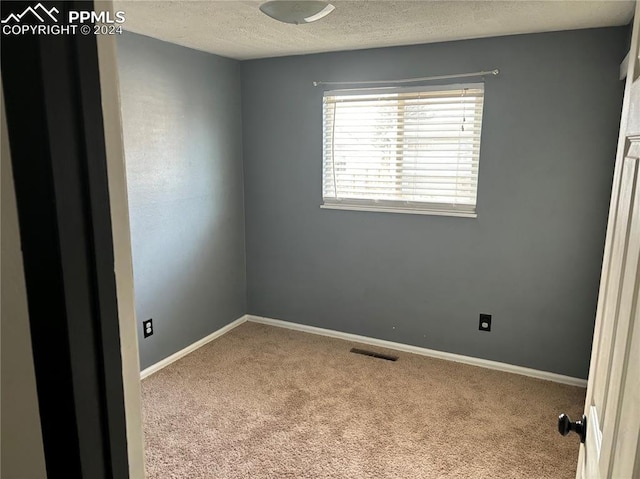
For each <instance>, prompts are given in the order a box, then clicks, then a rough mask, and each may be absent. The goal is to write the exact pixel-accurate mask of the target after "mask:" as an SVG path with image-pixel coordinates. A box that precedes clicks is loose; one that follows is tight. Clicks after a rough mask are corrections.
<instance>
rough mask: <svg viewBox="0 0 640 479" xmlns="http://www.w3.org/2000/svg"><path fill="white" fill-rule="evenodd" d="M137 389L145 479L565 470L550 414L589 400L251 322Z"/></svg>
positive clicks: (566, 448) (569, 466) (570, 457)
mask: <svg viewBox="0 0 640 479" xmlns="http://www.w3.org/2000/svg"><path fill="white" fill-rule="evenodd" d="M352 346H360V347H363V348H366V349H376V350H378V351H381V352H388V353H391V354H396V355H398V356H400V359H399V360H398V361H397V362H389V361H385V360H382V359H375V358H371V357H366V356H360V355H357V354H353V353H349V349H350V348H351V347H352ZM142 390H143V408H144V411H143V412H144V433H145V440H146V467H147V475H148V477H149V478H151V479H169V478H189V479H197V478H216V479H226V478H367V479H369V478H371V479H377V478H394V479H395V478H450V477H455V478H457V477H460V478H527V479H536V478H540V479H542V478H573V477H574V474H575V463H576V459H577V452H578V445H579V441H578V438H577V436H576V435H575V434H573V435H572V436H570V437H566V438H562V437H561V436H560V435H559V434H558V433H557V431H556V421H557V415H558V414H559V413H560V412H567V413H568V414H569V415H570V416H571V417H572V418H575V417H577V416H578V415H579V414H581V412H582V407H583V401H584V389H581V388H576V387H571V386H564V385H560V384H555V383H551V382H547V381H540V380H536V379H531V378H526V377H523V376H518V375H515V374H508V373H503V372H497V371H491V370H487V369H482V368H477V367H473V366H466V365H462V364H457V363H453V362H448V361H441V360H437V359H431V358H426V357H422V356H416V355H412V354H406V353H397V352H393V351H388V350H387V351H385V350H382V349H380V348H371V347H369V346H362V345H357V344H356V343H350V342H346V341H341V340H336V339H330V338H324V337H320V336H315V335H311V334H305V333H300V332H294V331H289V330H286V329H280V328H275V327H270V326H264V325H260V324H254V323H245V324H243V325H241V326H240V327H238V328H236V329H234V330H233V331H231V332H230V333H227V334H226V335H224V336H223V337H221V338H219V339H217V340H215V341H213V342H211V343H209V344H207V345H206V346H204V347H202V348H201V349H199V350H197V351H196V352H194V353H192V354H190V355H188V356H186V357H185V358H183V359H181V360H179V361H177V362H176V363H174V364H172V365H171V366H168V367H167V368H165V369H163V370H161V371H159V372H158V373H156V374H154V375H153V376H150V377H149V378H147V379H145V380H144V381H143V382H142Z"/></svg>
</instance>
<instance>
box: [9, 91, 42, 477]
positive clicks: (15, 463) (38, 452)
mask: <svg viewBox="0 0 640 479" xmlns="http://www.w3.org/2000/svg"><path fill="white" fill-rule="evenodd" d="M1 110H2V125H1V126H2V132H1V141H0V145H2V151H1V154H0V157H1V158H2V162H1V163H2V166H1V174H0V177H1V178H2V185H1V187H0V191H2V200H1V203H0V204H1V205H2V211H1V215H2V226H1V227H0V231H1V232H2V234H1V238H0V244H1V245H2V251H1V253H0V254H1V255H2V262H1V264H2V268H0V269H1V273H0V275H1V276H2V281H1V282H0V283H1V284H2V287H1V288H0V290H1V292H0V304H1V305H2V307H1V308H0V317H2V321H1V324H0V329H1V332H0V337H1V338H2V341H1V344H0V351H2V354H1V356H0V364H2V371H1V374H0V376H1V377H2V381H1V384H0V390H1V391H2V397H1V398H0V404H1V405H2V406H1V410H0V416H1V417H2V421H1V424H2V430H1V434H0V463H1V466H0V476H1V477H5V478H7V479H11V478H26V479H44V478H46V477H47V473H46V470H45V462H44V448H43V444H42V429H41V427H40V411H39V409H38V394H37V391H36V375H35V370H34V366H33V353H32V349H31V329H30V326H29V312H28V309H27V290H26V285H25V282H24V268H23V265H22V251H21V246H20V229H19V227H18V209H17V206H16V194H15V190H14V185H13V171H12V169H11V152H10V151H9V135H8V132H7V124H6V119H5V113H4V96H3V97H2V107H1Z"/></svg>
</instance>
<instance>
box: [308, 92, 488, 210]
mask: <svg viewBox="0 0 640 479" xmlns="http://www.w3.org/2000/svg"><path fill="white" fill-rule="evenodd" d="M465 88H468V89H480V90H481V91H482V100H481V106H480V113H479V117H480V118H479V123H477V124H476V123H475V122H476V119H475V118H474V125H476V126H477V127H478V128H479V130H480V133H479V136H478V148H477V157H474V161H476V164H477V172H476V175H475V200H474V203H473V205H469V204H449V203H438V202H428V201H403V202H400V201H397V200H384V199H375V198H368V199H365V198H329V197H325V184H324V181H325V174H326V166H325V162H326V150H325V149H326V148H327V139H326V131H325V123H326V108H327V107H326V106H325V98H326V97H334V96H347V95H348V96H355V95H363V96H365V95H375V94H381V95H385V94H392V93H414V92H446V91H448V90H462V89H465ZM484 96H485V83H484V81H478V82H473V83H455V84H440V85H428V86H411V87H377V88H354V89H338V90H326V91H324V93H323V104H322V125H323V131H322V204H321V205H320V208H322V209H333V210H351V211H372V212H383V213H405V214H418V215H436V216H453V217H465V218H477V216H478V214H477V207H478V187H479V176H480V171H479V169H480V153H481V148H480V146H481V144H482V137H483V134H482V130H483V128H482V127H483V123H484ZM403 115H404V112H403ZM403 119H404V117H403ZM334 125H335V123H334ZM397 144H401V143H400V142H398V143H397ZM404 158H405V157H404V156H403V161H404ZM332 161H333V160H332Z"/></svg>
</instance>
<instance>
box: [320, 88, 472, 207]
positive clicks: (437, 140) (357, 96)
mask: <svg viewBox="0 0 640 479" xmlns="http://www.w3.org/2000/svg"><path fill="white" fill-rule="evenodd" d="M483 99H484V85H483V84H481V83H480V84H470V85H451V86H438V87H436V88H429V87H420V88H419V89H418V88H401V89H399V88H393V89H382V90H359V91H328V92H325V96H324V107H323V178H322V186H323V188H322V190H323V200H324V205H323V206H324V207H328V208H346V209H371V210H381V211H398V212H414V213H434V214H451V215H461V216H475V211H476V194H477V187H478V162H479V157H480V132H481V126H482V107H483Z"/></svg>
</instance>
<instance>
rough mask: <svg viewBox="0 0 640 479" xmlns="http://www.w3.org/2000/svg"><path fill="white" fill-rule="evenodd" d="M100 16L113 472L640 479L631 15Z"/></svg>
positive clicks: (636, 116) (185, 6)
mask: <svg viewBox="0 0 640 479" xmlns="http://www.w3.org/2000/svg"><path fill="white" fill-rule="evenodd" d="M60 8H63V7H60ZM94 10H95V11H96V12H98V11H102V12H108V13H109V15H107V16H105V17H102V19H101V21H102V23H103V25H102V26H103V27H105V28H106V30H104V31H102V34H100V31H98V30H96V35H95V38H96V47H95V50H96V52H97V57H96V59H95V73H96V75H95V78H94V80H95V81H96V82H97V81H98V80H97V79H98V77H99V85H98V90H97V91H98V92H99V96H100V98H101V101H100V104H101V107H100V109H101V115H102V119H103V122H104V128H103V129H101V130H100V131H101V135H102V131H103V132H104V141H103V142H102V143H100V145H104V152H105V154H104V164H105V171H106V173H105V175H108V178H107V176H105V181H106V180H108V196H107V197H106V198H107V199H105V200H104V201H106V202H107V203H108V204H107V206H108V210H107V215H108V218H110V220H109V221H107V223H110V225H111V226H110V228H111V229H110V230H105V231H109V232H110V233H109V238H112V239H113V241H112V242H111V241H109V248H112V249H113V258H112V261H113V263H109V262H108V261H107V263H108V264H110V265H111V270H110V271H111V272H112V271H114V270H115V282H114V288H115V289H114V290H113V291H114V294H115V295H117V314H115V315H114V318H116V322H117V324H118V325H119V326H118V328H119V329H117V334H116V335H115V336H113V338H112V339H113V341H115V343H114V342H112V343H110V344H112V345H113V344H115V346H116V348H117V349H116V350H117V351H118V354H119V356H118V358H119V359H118V361H121V362H117V363H114V364H117V365H118V367H119V368H120V369H118V371H116V372H117V374H116V375H115V376H117V380H118V381H120V380H121V381H120V382H119V383H118V384H119V389H117V391H116V393H114V392H113V390H108V388H104V387H103V389H105V391H106V392H105V393H104V394H105V397H110V398H113V397H117V398H118V403H119V404H121V406H119V407H122V413H121V415H120V416H118V417H121V421H120V423H118V424H120V426H118V427H119V428H120V429H118V427H112V425H113V424H114V422H111V421H115V420H114V419H113V418H114V417H116V416H115V414H116V413H113V412H109V414H111V415H109V414H107V416H105V417H107V418H108V421H107V422H105V424H108V427H107V426H105V428H106V429H108V430H109V433H108V434H107V433H105V434H106V435H105V436H104V437H105V438H106V437H109V438H111V439H110V440H111V441H112V442H111V446H110V448H111V449H109V451H111V452H110V453H109V454H111V455H112V457H115V455H116V453H115V452H113V451H116V452H117V451H121V453H122V454H121V456H122V457H121V460H122V461H123V462H122V468H123V469H122V470H126V471H128V474H127V475H126V476H125V475H123V476H122V477H132V478H143V477H147V478H149V479H169V478H189V479H217V478H220V479H222V478H229V479H234V478H380V479H383V478H384V479H391V478H534V479H537V478H539V479H552V478H574V477H577V478H580V479H592V478H593V479H600V478H601V479H605V478H606V479H614V478H615V479H632V478H638V477H640V410H639V408H638V401H640V384H639V383H640V381H639V379H638V378H640V356H639V355H640V320H639V319H638V316H639V315H638V310H637V309H636V308H637V298H638V292H639V290H640V289H639V288H640V275H639V271H640V269H639V267H640V194H638V191H637V189H636V186H637V184H638V182H639V181H640V175H639V174H638V161H639V158H640V79H639V77H640V50H639V46H638V45H639V43H640V39H639V35H640V32H639V30H640V26H639V21H638V12H639V11H640V10H639V9H638V7H637V5H636V2H633V1H584V2H583V1H562V0H557V1H542V2H541V1H528V0H522V1H490V0H489V1H446V0H443V1H428V0H424V1H343V0H335V1H332V0H328V1H312V0H302V1H279V0H276V1H266V2H265V1H119V0H116V1H114V2H96V3H95V6H94ZM3 15H4V14H3ZM105 15H106V13H105ZM3 18H5V16H3ZM105 18H106V19H109V18H112V19H114V20H113V21H112V22H111V21H104V20H105ZM7 19H8V17H7ZM15 19H17V20H16V21H19V20H21V19H22V17H20V16H19V15H18V14H16V16H15ZM4 23H5V21H4V20H3V24H4ZM98 23H99V22H98ZM105 32H106V33H105ZM90 37H91V38H93V36H90ZM3 41H4V40H3ZM83 48H84V47H83ZM77 51H78V52H80V53H78V55H81V54H82V52H83V51H84V50H82V49H81V48H79V49H78V50H77ZM3 55H4V50H3ZM5 71H6V68H5V65H4V63H3V82H4V84H5V88H4V98H5V99H6V103H7V113H6V115H7V121H6V123H7V126H8V136H7V134H6V133H5V119H4V116H3V130H2V134H3V158H5V157H8V155H9V153H10V154H11V161H12V164H13V170H14V171H15V172H16V173H15V178H16V194H15V195H16V198H17V212H18V216H19V217H20V232H21V234H22V242H23V244H25V241H28V238H29V231H28V227H27V226H28V218H27V217H28V215H27V214H26V213H25V212H26V211H27V209H26V207H25V206H21V205H24V204H26V203H27V202H26V200H23V199H22V198H23V197H24V195H25V194H26V193H24V192H25V191H26V187H25V186H24V185H25V184H26V183H24V182H26V181H27V180H26V178H27V176H28V175H26V173H22V170H23V169H24V168H26V167H25V166H21V165H24V163H21V162H20V161H21V160H19V159H20V158H21V157H22V156H21V154H22V150H21V148H22V146H21V145H22V143H21V141H20V135H19V133H18V130H17V127H15V125H17V124H18V123H19V121H18V120H12V118H17V117H19V114H18V113H16V112H17V111H18V105H17V103H16V105H15V106H13V104H12V101H13V100H12V98H14V97H13V96H10V94H9V91H10V90H9V88H10V87H12V86H13V85H17V83H18V82H17V80H15V81H12V77H11V74H9V73H6V79H5ZM79 78H80V79H79V80H77V81H78V82H82V81H84V79H86V78H88V76H84V77H83V76H80V77H79ZM78 84H80V83H78ZM83 98H84V97H83ZM96 98H97V97H96ZM83 101H84V100H83ZM3 115H4V109H3ZM88 118H89V117H88V116H85V117H83V121H84V122H85V123H84V125H85V131H91V130H87V128H89V127H88V126H87V125H88V124H89V123H88V122H89V120H88ZM12 121H13V123H12ZM98 126H99V127H100V128H102V127H101V125H100V124H98ZM5 136H7V138H9V139H10V140H11V151H10V152H9V150H7V152H6V154H5V150H4V148H5V144H7V145H8V143H7V141H8V140H7V141H5ZM27 143H28V142H27V140H26V139H25V140H24V144H25V145H27ZM25 148H26V146H25ZM24 151H26V150H24ZM3 161H4V160H3ZM88 171H90V172H91V169H90V167H89V170H88ZM5 176H6V175H5V163H4V162H3V231H4V229H5V226H4V217H5V211H4V208H5V204H8V205H9V206H8V207H7V208H9V207H11V208H13V206H12V204H13V203H7V201H5V196H4V195H5V193H4V191H5V190H6V188H5V184H4V182H5V180H4V178H5ZM9 178H11V176H9ZM22 178H25V179H22ZM92 184H93V183H92ZM106 184H107V183H106V182H105V185H106ZM10 186H11V187H12V185H10ZM88 191H93V190H88ZM11 192H12V190H9V193H11ZM9 193H8V194H9ZM11 194H13V193H11ZM92 198H94V197H93V196H92ZM9 200H11V198H9ZM11 201H13V202H15V198H14V199H13V200H11ZM92 211H93V210H92ZM13 214H14V216H15V213H13ZM16 228H17V227H16ZM16 231H17V229H16ZM111 233H112V234H111ZM96 237H97V236H96ZM25 238H27V239H25ZM19 240H20V238H19V237H17V239H16V243H15V244H16V245H17V246H16V248H18V247H19V244H18V242H19ZM90 243H91V244H90V247H92V248H95V250H96V251H98V250H99V248H100V247H101V244H102V243H100V241H96V242H90ZM94 243H95V244H94ZM4 244H5V237H4V234H3V256H4V255H5V250H4ZM7 244H9V245H13V243H7ZM7 248H9V246H7ZM23 249H24V251H25V253H24V255H25V265H27V264H28V262H29V257H28V254H29V249H28V248H23ZM7 251H9V250H8V249H7ZM110 251H111V250H110ZM98 263H99V262H98ZM18 266H20V265H18ZM98 266H100V265H99V264H98ZM98 266H97V267H96V268H98ZM3 268H4V266H3ZM18 269H19V268H18ZM107 269H109V268H107ZM4 271H5V270H4V269H3V277H4V275H5V272H4ZM32 271H35V270H32ZM33 274H34V273H33V272H31V273H30V270H29V268H27V267H26V266H25V275H26V276H25V277H26V292H27V297H28V300H29V315H30V317H29V320H28V321H29V322H30V324H31V331H32V333H31V334H32V335H34V334H35V336H33V338H31V339H29V338H30V337H29V331H28V328H27V329H26V333H25V334H26V336H25V337H24V338H26V339H24V338H23V339H24V340H25V341H27V342H29V341H31V342H32V344H33V350H34V356H33V357H34V360H31V359H30V361H33V365H32V366H30V367H31V370H32V372H31V373H30V374H31V375H33V371H35V380H34V381H33V383H34V384H37V385H38V398H39V399H38V400H39V401H40V416H41V417H42V418H46V417H47V410H46V408H45V407H44V406H43V404H44V401H46V400H45V399H44V392H45V387H44V386H42V385H41V384H44V383H41V381H42V379H41V378H42V377H43V374H44V373H43V372H42V371H44V369H43V367H44V366H43V359H39V357H40V358H43V356H38V351H39V350H40V349H39V348H40V347H42V346H41V344H42V342H43V341H44V340H43V339H39V337H40V336H39V335H41V334H42V333H38V332H36V333H34V332H33V331H35V329H34V328H35V326H34V325H35V324H36V322H35V321H36V319H35V318H36V317H37V316H36V315H37V311H36V309H35V307H34V306H33V305H32V302H33V301H34V298H36V296H35V294H36V293H35V292H33V291H36V290H35V289H33V288H32V286H31V285H32V280H31V279H30V278H32V277H33ZM4 288H5V287H4V280H3V304H4V295H5V293H4ZM7 304H8V303H7ZM3 308H4V306H3ZM25 315H26V313H25ZM4 316H5V315H4V309H3V318H4ZM25 317H26V316H25ZM4 321H5V320H4V319H3V322H4ZM25 321H27V320H25ZM25 324H26V323H25ZM95 324H105V323H104V322H100V323H95ZM102 331H103V333H102V334H103V335H105V337H106V333H104V331H105V329H103V330H102ZM4 334H5V333H4V332H3V350H4V349H5V336H4ZM101 337H102V336H101ZM114 338H115V339H114ZM6 341H7V344H8V346H7V347H10V345H11V344H10V342H11V337H8V338H7V339H6ZM103 341H105V342H104V344H107V343H106V341H107V339H103ZM118 341H119V342H118ZM15 344H18V343H15ZM16 348H17V346H16ZM103 349H104V351H105V353H104V354H105V355H106V354H107V353H108V352H109V351H111V350H110V349H109V348H106V347H105V348H103ZM8 351H9V352H10V351H11V350H10V349H9V350H8ZM6 354H9V353H6ZM15 354H16V355H17V354H18V353H17V352H16V353H15ZM16 357H17V356H16ZM105 357H106V356H105ZM4 361H5V353H4V351H3V364H4ZM29 364H31V363H29ZM98 364H102V363H100V361H98ZM104 364H107V365H108V364H111V363H108V362H106V360H105V363H104ZM119 371H122V377H121V378H120V376H119ZM6 374H10V372H7V373H6ZM16 374H17V373H16ZM105 374H106V373H105ZM7 377H9V376H7ZM4 378H5V370H4V368H3V384H4V381H5V379H4ZM105 384H107V383H105ZM3 388H4V387H3ZM25 394H26V393H25ZM34 394H35V393H34ZM113 394H117V396H113ZM34 397H35V396H34ZM16 398H17V396H16ZM4 401H5V399H4V396H3V416H4V415H5V414H6V412H5V406H4ZM106 401H107V400H106V399H105V404H112V403H108V402H106ZM35 404H36V406H37V404H38V403H37V402H36V403H35ZM7 407H9V406H7ZM16 407H17V406H16ZM7 411H8V413H9V414H10V410H9V409H7ZM109 411H112V410H109ZM16 417H18V416H16ZM36 422H37V421H36ZM10 426H11V424H9V426H7V427H10ZM34 427H35V429H34V430H35V431H36V435H37V437H42V438H43V439H40V441H43V444H44V456H43V457H44V459H45V460H43V461H42V464H45V465H46V466H45V465H42V466H37V463H35V462H32V464H31V466H30V467H34V468H35V467H41V469H42V468H43V467H46V468H47V472H48V477H54V475H55V474H53V473H52V471H54V469H53V467H54V466H53V465H51V464H53V462H50V461H51V460H50V455H48V453H47V450H48V449H47V448H48V447H50V446H48V441H49V439H47V438H48V437H50V436H48V435H47V434H48V433H47V430H48V429H47V428H48V427H49V426H47V422H46V421H45V419H42V433H41V432H40V428H39V427H38V426H37V425H36V426H34ZM16 428H18V425H17V424H16ZM4 431H5V429H4V425H3V436H4V434H5V432H4ZM114 431H116V432H114ZM118 431H119V432H118ZM116 433H119V434H121V436H120V437H121V438H123V439H122V441H118V440H115V439H114V438H115V437H116V435H115V434H116ZM79 437H80V436H79ZM3 442H4V441H3ZM17 444H18V443H16V446H15V447H16V448H17V447H18V446H17ZM115 444H119V446H116V445H115ZM4 447H5V446H3V461H4V456H5V455H7V457H8V456H9V452H6V453H5V450H4ZM6 447H9V446H6ZM7 451H9V449H7ZM107 455H108V454H107ZM16 457H17V456H16ZM114 461H115V459H114ZM34 464H35V465H34ZM4 467H5V466H4V465H3V471H4V470H5V469H4ZM6 467H10V466H6ZM112 469H113V470H116V469H117V468H115V466H112ZM7 470H8V469H7ZM14 470H16V469H14ZM7 477H8V479H11V478H13V477H15V478H16V479H17V478H18V477H22V476H17V475H16V476H13V475H10V474H8V476H7ZM25 477H26V476H25ZM28 477H35V478H39V477H45V476H44V475H38V474H34V475H33V476H28ZM87 477H89V476H87ZM95 477H98V476H95ZM104 477H120V476H117V475H116V474H115V473H114V474H113V475H112V476H108V475H107V476H104Z"/></svg>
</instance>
